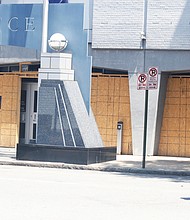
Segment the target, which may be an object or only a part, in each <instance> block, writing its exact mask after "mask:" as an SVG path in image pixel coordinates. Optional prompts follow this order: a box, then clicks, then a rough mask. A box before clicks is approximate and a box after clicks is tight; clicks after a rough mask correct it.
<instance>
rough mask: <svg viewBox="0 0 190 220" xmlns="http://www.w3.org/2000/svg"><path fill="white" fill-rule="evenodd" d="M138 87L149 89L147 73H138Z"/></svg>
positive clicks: (139, 88)
mask: <svg viewBox="0 0 190 220" xmlns="http://www.w3.org/2000/svg"><path fill="white" fill-rule="evenodd" d="M137 89H138V90H146V89H147V73H138V80H137Z"/></svg>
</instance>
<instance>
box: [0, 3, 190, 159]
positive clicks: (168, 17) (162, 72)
mask: <svg viewBox="0 0 190 220" xmlns="http://www.w3.org/2000/svg"><path fill="white" fill-rule="evenodd" d="M1 2H2V4H5V1H1ZM76 2H79V1H74V0H73V1H72V0H71V1H69V4H70V3H76ZM81 2H83V3H84V6H85V13H84V30H86V31H87V33H88V35H87V36H88V55H89V56H92V78H91V82H90V85H91V106H92V110H93V112H94V115H95V118H96V122H97V124H98V127H99V131H100V134H101V136H102V139H103V142H104V145H105V146H116V145H117V123H118V122H119V121H122V122H123V137H122V149H121V151H122V154H134V155H142V153H143V141H144V113H145V90H138V89H137V83H138V75H139V74H140V73H147V72H148V71H149V69H150V68H152V67H155V68H157V69H158V88H157V89H154V90H149V91H148V94H149V96H148V120H147V146H146V148H147V154H148V155H167V156H190V130H189V129H190V116H189V104H190V102H189V100H190V91H189V80H190V78H189V76H190V62H189V60H190V27H189V24H190V14H189V10H190V3H189V1H188V0H180V1H177V0H168V1H167V2H166V1H163V0H159V1H155V0H142V1H133V2H131V1H129V0H120V1H119V0H118V1H111V0H96V1H80V3H81ZM6 3H9V4H10V3H24V4H25V3H38V4H41V3H42V2H40V1H38V2H36V1H30V2H29V1H9V2H8V1H6ZM34 16H35V14H34ZM13 17H15V16H14V15H13ZM9 19H10V18H9ZM9 19H8V21H9V23H8V25H9V26H8V27H9V29H10V28H12V30H15V28H16V26H14V25H15V23H13V22H15V21H17V20H16V19H14V20H13V21H12V22H11V23H10V20H9ZM25 21H26V20H25ZM39 25H40V22H39ZM25 27H27V28H32V25H31V23H28V26H26V24H25ZM1 28H5V27H2V26H1ZM2 30H3V29H1V39H3V35H2V34H3V31H2ZM71 36H72V34H71ZM30 41H31V40H29V42H30ZM1 44H3V42H2V43H1ZM6 44H7V45H9V43H8V42H7V43H6ZM6 44H4V45H6ZM38 44H39V45H40V41H39V42H38ZM10 46H11V45H10ZM10 46H9V47H7V46H2V50H3V48H4V47H6V48H10ZM15 46H18V48H19V50H20V53H19V52H18V51H17V55H18V54H19V55H18V57H19V56H20V57H19V59H15V57H16V56H17V55H16V54H15V55H16V56H11V53H8V52H6V56H5V55H1V56H2V58H0V61H1V63H2V64H3V63H4V62H7V63H10V62H11V59H12V60H13V62H15V61H19V62H20V61H30V62H32V61H39V58H40V55H39V48H35V46H32V47H33V48H32V47H31V50H29V51H27V49H25V50H24V51H22V50H23V48H22V47H24V46H22V47H20V46H19V45H15ZM27 47H28V46H26V48H27ZM35 49H37V51H38V52H36V53H35ZM4 51H5V50H4ZM8 51H9V49H8ZM10 51H11V50H10ZM21 51H22V52H21ZM7 53H8V54H7ZM26 58H27V59H26ZM18 75H19V74H17V77H22V78H27V77H26V76H23V75H22V74H20V76H18ZM21 75H22V76H21ZM3 77H4V80H3V81H2V85H4V87H2V88H4V90H5V91H7V90H6V89H7V86H5V84H6V83H5V82H6V78H7V77H8V75H7V74H4V75H3ZM12 77H15V76H12ZM37 77H38V74H37V73H36V75H35V77H33V79H34V80H33V82H34V83H35V80H37V79H35V78H37ZM28 78H31V77H28ZM27 80H28V82H29V81H31V79H27ZM27 80H26V79H24V80H23V81H25V82H26V81H27ZM76 80H79V81H80V80H81V85H82V86H83V85H84V83H83V82H82V79H81V78H80V77H78V79H76ZM4 81H5V82H4ZM13 81H14V83H16V80H13ZM79 84H80V82H79ZM12 87H14V88H17V87H18V88H19V89H18V90H19V91H21V87H19V82H18V83H16V84H15V85H13V86H12ZM83 89H84V90H83V91H85V87H84V88H83ZM4 90H3V91H4ZM2 94H3V93H2ZM1 99H2V98H1ZM9 99H10V98H9ZM11 99H12V98H11ZM7 102H9V103H10V101H7ZM19 102H20V101H19V96H18V101H17V107H15V108H17V109H18V113H14V111H13V110H12V108H11V110H10V111H11V113H10V114H11V115H14V114H17V120H16V122H15V123H14V126H12V124H10V123H7V124H8V125H7V124H6V123H4V121H3V120H8V118H10V117H13V116H10V117H4V116H3V114H5V113H3V108H4V107H3V106H4V104H3V99H2V109H1V120H2V123H4V124H2V126H1V143H0V145H1V146H6V143H5V142H3V139H4V140H5V139H6V140H7V137H6V138H5V136H4V135H5V133H6V132H7V127H11V129H10V130H9V137H10V139H9V140H10V141H9V144H7V146H14V145H15V144H16V143H17V142H18V141H19V137H18V136H19V134H21V133H19V131H20V125H19V124H20V123H18V121H19V120H21V119H19V117H20V114H19V111H20V110H19V109H20V108H19V106H20V103H19ZM11 103H12V102H11ZM21 103H22V102H21ZM7 105H9V104H7ZM9 106H10V105H9ZM11 106H14V105H13V104H11ZM6 111H8V110H6ZM5 118H6V119H5ZM11 120H12V119H10V121H11ZM13 127H14V128H13ZM13 130H14V131H15V130H17V132H13ZM12 133H14V136H17V138H16V139H15V138H13V137H12V136H13V135H11V134H12ZM31 134H33V133H31ZM34 134H35V132H34ZM13 139H14V140H15V141H11V140H13ZM29 139H31V138H29Z"/></svg>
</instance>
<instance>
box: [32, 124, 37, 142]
mask: <svg viewBox="0 0 190 220" xmlns="http://www.w3.org/2000/svg"><path fill="white" fill-rule="evenodd" d="M32 138H33V139H36V124H33V137H32Z"/></svg>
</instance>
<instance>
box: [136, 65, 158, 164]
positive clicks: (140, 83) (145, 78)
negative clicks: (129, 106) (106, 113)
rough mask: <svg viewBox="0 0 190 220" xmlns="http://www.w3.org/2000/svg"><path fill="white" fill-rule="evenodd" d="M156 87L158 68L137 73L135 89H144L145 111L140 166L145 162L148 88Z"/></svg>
mask: <svg viewBox="0 0 190 220" xmlns="http://www.w3.org/2000/svg"><path fill="white" fill-rule="evenodd" d="M157 88H158V68H157V67H151V68H149V71H148V74H147V73H139V74H138V80H137V89H138V90H145V111H144V135H143V161H142V168H145V163H146V142H147V122H148V120H147V119H148V90H152V89H157Z"/></svg>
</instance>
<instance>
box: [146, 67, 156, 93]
mask: <svg viewBox="0 0 190 220" xmlns="http://www.w3.org/2000/svg"><path fill="white" fill-rule="evenodd" d="M147 81H148V84H147V87H148V88H147V89H157V88H158V68H157V67H151V68H149V70H148V80H147Z"/></svg>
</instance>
